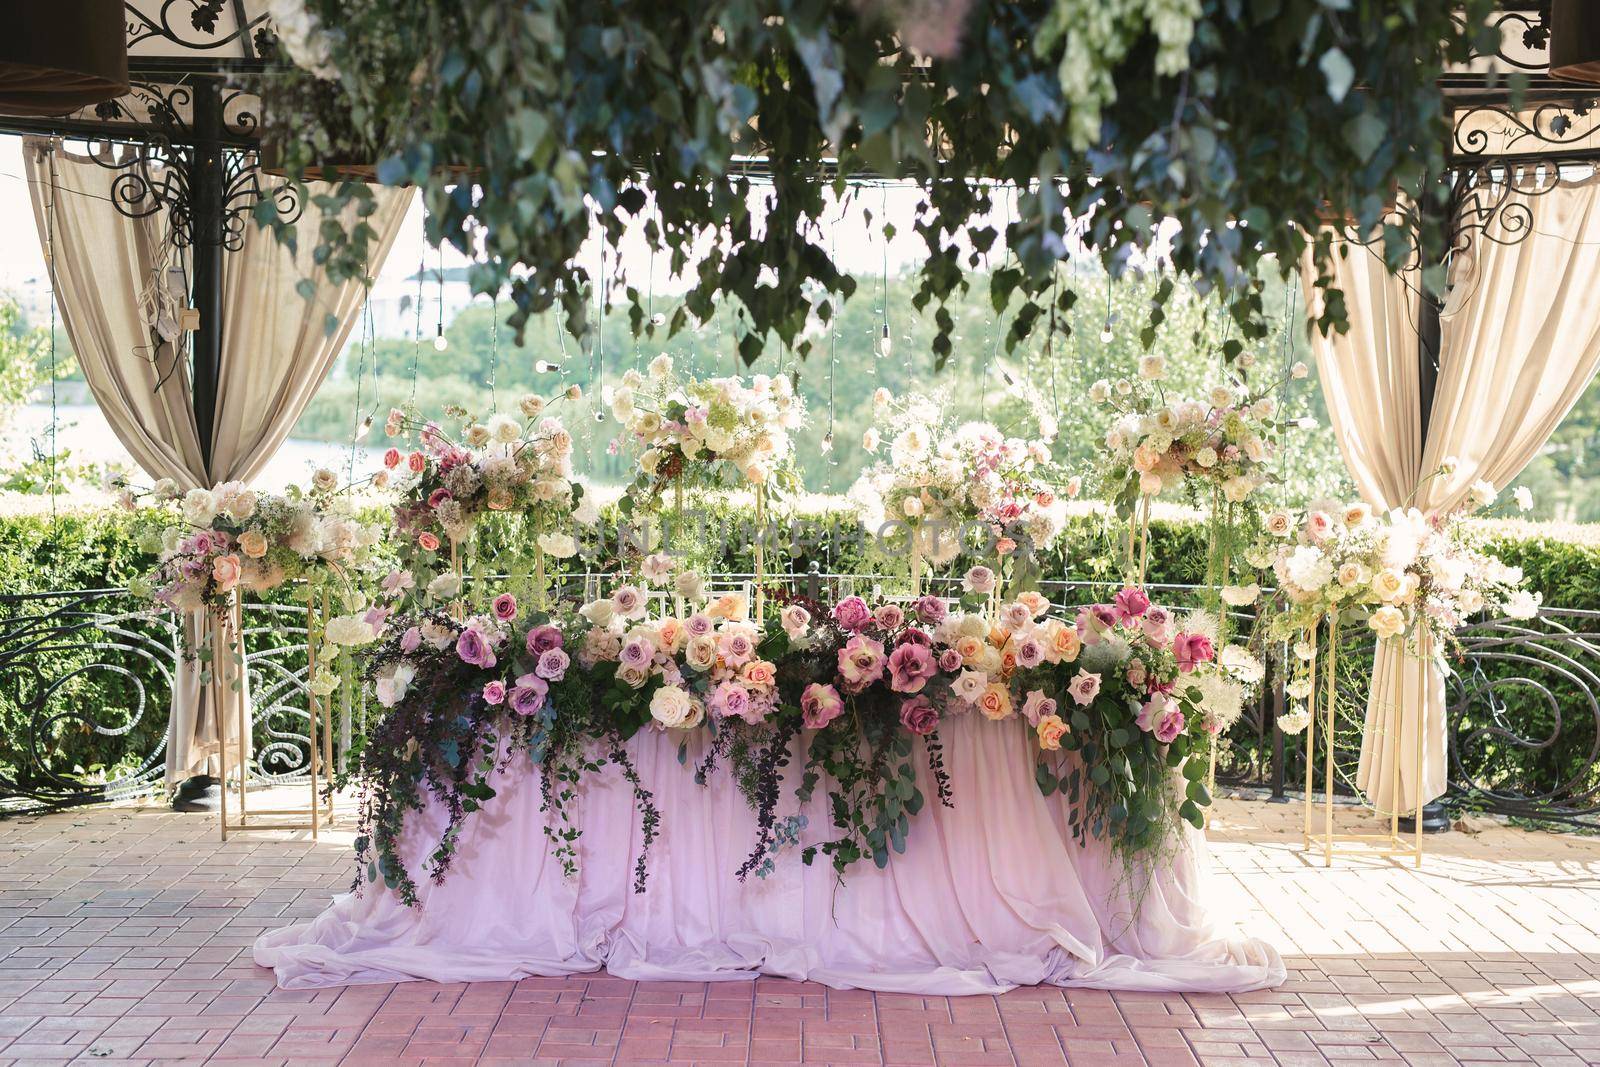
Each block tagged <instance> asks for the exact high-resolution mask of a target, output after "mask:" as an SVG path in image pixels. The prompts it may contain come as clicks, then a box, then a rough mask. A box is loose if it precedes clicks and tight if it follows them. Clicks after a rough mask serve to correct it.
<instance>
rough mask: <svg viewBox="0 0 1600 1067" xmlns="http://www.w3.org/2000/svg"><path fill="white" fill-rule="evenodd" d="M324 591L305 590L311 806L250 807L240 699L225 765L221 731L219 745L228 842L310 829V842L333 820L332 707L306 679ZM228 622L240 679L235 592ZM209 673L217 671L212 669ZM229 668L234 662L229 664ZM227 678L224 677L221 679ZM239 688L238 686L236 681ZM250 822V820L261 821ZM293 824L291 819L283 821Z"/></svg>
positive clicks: (246, 720) (246, 724)
mask: <svg viewBox="0 0 1600 1067" xmlns="http://www.w3.org/2000/svg"><path fill="white" fill-rule="evenodd" d="M327 609H328V603H327V593H326V592H323V593H321V594H320V597H319V594H318V593H317V592H316V591H315V590H314V589H313V588H312V587H310V586H307V587H306V713H307V715H306V719H307V723H308V726H307V729H306V740H307V742H308V743H309V746H310V753H309V761H308V764H307V769H308V770H309V771H310V787H311V796H310V803H309V804H308V805H307V806H306V807H304V808H256V809H251V808H250V806H249V795H250V707H249V705H250V702H249V701H248V700H241V701H239V722H238V734H237V736H236V738H235V744H234V747H233V752H232V753H231V756H232V762H231V763H230V762H229V759H230V753H229V750H228V749H229V746H228V738H227V731H226V730H224V731H223V737H222V741H221V746H220V752H221V763H222V773H221V779H222V788H221V791H220V792H221V796H220V803H219V804H218V806H217V812H218V822H219V825H220V828H221V831H222V840H224V841H226V840H228V835H229V834H238V833H253V832H254V833H259V832H262V831H268V830H310V831H311V839H312V840H313V841H315V840H316V839H317V834H318V833H319V832H320V831H321V829H322V827H323V825H325V824H331V823H332V822H333V821H334V810H333V791H332V790H331V789H330V788H328V786H329V778H328V769H329V768H331V767H332V766H333V703H332V701H331V700H330V699H328V698H327V697H319V696H317V694H316V693H314V692H312V691H311V688H310V685H311V681H312V680H313V679H314V678H315V677H316V673H317V645H318V644H319V643H320V642H321V639H322V621H323V619H325V618H326V617H327ZM229 610H230V612H231V613H232V618H233V632H234V635H235V639H236V641H237V642H238V652H237V653H236V654H237V655H238V656H239V657H240V659H241V662H240V663H239V664H238V670H239V672H240V674H241V680H242V676H243V671H244V665H243V663H242V650H243V647H244V609H243V606H242V605H241V604H240V602H239V598H238V596H237V594H236V595H235V596H234V598H233V602H232V604H231V605H230V608H229ZM213 669H214V670H215V669H217V668H216V666H215V665H213ZM228 669H230V670H231V669H233V664H229V665H228ZM224 677H226V676H224ZM241 684H242V682H241ZM230 776H231V777H232V778H233V779H234V781H233V785H234V788H235V789H236V790H237V791H238V801H239V810H238V814H237V816H236V817H233V818H230V816H229V812H228V786H229V778H230ZM262 819H265V820H266V821H265V822H262V821H252V820H262ZM285 820H293V821H285Z"/></svg>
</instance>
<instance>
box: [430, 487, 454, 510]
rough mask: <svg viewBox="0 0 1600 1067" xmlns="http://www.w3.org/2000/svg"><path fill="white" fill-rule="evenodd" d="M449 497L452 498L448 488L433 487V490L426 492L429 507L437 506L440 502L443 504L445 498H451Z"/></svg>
mask: <svg viewBox="0 0 1600 1067" xmlns="http://www.w3.org/2000/svg"><path fill="white" fill-rule="evenodd" d="M451 499H454V498H453V497H451V495H450V490H448V489H443V488H440V489H435V490H434V491H433V492H431V493H429V494H428V506H429V507H430V508H437V507H438V506H439V505H440V504H443V503H444V502H445V501H446V500H451Z"/></svg>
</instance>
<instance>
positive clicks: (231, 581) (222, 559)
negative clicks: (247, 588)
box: [211, 552, 242, 592]
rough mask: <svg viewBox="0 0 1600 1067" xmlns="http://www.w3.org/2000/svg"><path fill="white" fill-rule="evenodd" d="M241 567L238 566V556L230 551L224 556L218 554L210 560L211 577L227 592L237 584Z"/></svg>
mask: <svg viewBox="0 0 1600 1067" xmlns="http://www.w3.org/2000/svg"><path fill="white" fill-rule="evenodd" d="M241 573H242V569H241V568H240V566H239V557H238V556H236V555H234V554H233V553H232V552H230V553H228V554H227V555H226V556H218V557H217V558H216V559H214V560H212V561H211V577H213V578H215V579H216V582H217V585H218V586H220V587H221V588H222V591H223V592H227V591H228V590H229V589H232V588H233V587H234V586H236V585H238V584H239V575H240V574H241Z"/></svg>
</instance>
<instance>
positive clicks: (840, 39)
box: [261, 0, 1492, 363]
mask: <svg viewBox="0 0 1600 1067" xmlns="http://www.w3.org/2000/svg"><path fill="white" fill-rule="evenodd" d="M272 6H273V16H274V21H275V23H276V25H277V27H278V32H279V35H280V46H281V48H282V50H283V51H284V52H285V53H286V55H287V56H288V58H289V59H291V60H292V61H293V62H294V64H295V69H294V70H293V71H292V72H291V73H289V74H287V75H273V76H270V77H269V78H267V79H265V82H264V84H263V85H262V86H261V91H262V92H263V95H264V96H265V98H266V116H267V122H268V123H269V124H270V125H271V127H272V128H273V129H274V130H276V131H277V136H280V137H283V142H282V143H283V147H284V153H285V163H286V165H287V166H288V167H289V168H290V169H291V171H294V170H295V169H297V168H299V169H302V170H304V169H309V170H310V172H311V173H313V174H323V173H327V174H332V173H333V171H332V170H331V169H329V170H327V171H323V170H322V169H321V168H322V167H324V166H326V165H327V164H329V163H330V162H333V161H339V162H346V161H349V160H352V159H355V158H357V157H360V156H363V155H365V156H366V157H367V158H368V159H369V160H370V161H371V162H375V163H376V175H377V177H378V179H379V181H381V182H383V183H386V184H395V183H415V184H417V185H420V186H422V188H423V190H424V194H425V200H426V203H427V207H428V228H429V237H430V239H431V240H434V241H438V242H449V243H450V244H452V245H454V246H455V247H457V248H458V249H460V250H461V251H463V252H464V253H467V254H468V255H471V256H475V257H477V258H478V259H479V260H480V262H479V265H478V266H477V267H476V268H475V269H474V270H473V274H472V281H473V284H474V286H475V287H476V288H477V289H478V290H479V291H480V292H494V291H498V290H499V288H500V287H501V285H502V284H504V283H507V282H509V283H510V285H511V296H512V299H513V301H514V302H515V305H516V311H515V315H514V317H513V320H512V321H513V325H514V326H515V327H516V328H517V329H518V330H519V333H520V330H521V328H522V327H523V325H524V324H525V323H526V322H527V320H528V318H529V317H530V316H532V315H536V314H538V313H540V312H543V311H545V310H547V309H549V308H551V307H553V306H556V305H559V306H560V307H561V308H562V309H563V310H564V312H565V315H566V318H567V322H568V324H569V326H570V327H571V328H572V329H573V331H574V332H576V333H578V334H579V335H580V336H582V335H584V334H585V333H586V332H587V330H588V324H587V322H586V320H585V309H586V306H587V299H586V298H587V295H588V287H589V286H590V284H591V283H592V282H593V281H594V278H593V271H592V269H593V268H594V267H595V266H596V261H595V257H594V256H592V255H590V256H588V257H586V258H587V261H586V262H585V261H580V259H579V257H578V253H579V251H580V249H581V248H582V247H583V244H584V241H585V239H586V238H587V237H589V235H590V233H591V227H592V225H593V224H594V223H595V222H596V220H598V223H599V225H600V226H601V227H603V231H604V234H605V237H606V239H607V241H608V242H610V243H611V244H612V245H613V246H615V245H616V243H617V242H618V241H619V240H620V238H621V235H622V233H623V231H624V229H625V228H627V227H629V226H630V225H642V226H643V228H644V232H645V233H646V234H647V236H648V238H649V239H650V240H651V241H652V242H654V243H655V244H656V245H657V246H658V247H659V248H660V249H661V250H662V252H663V253H664V255H665V256H666V259H667V262H668V263H670V267H671V269H673V270H674V271H680V270H685V269H687V270H689V271H690V272H691V275H692V277H693V279H694V280H695V287H694V289H693V290H692V292H691V293H690V294H689V296H688V298H687V300H686V301H685V303H684V305H683V307H682V309H681V310H679V311H678V312H677V313H676V314H675V316H674V318H673V319H672V320H671V321H669V322H666V323H661V324H659V325H658V324H655V323H652V322H651V321H650V320H649V317H648V316H647V315H646V313H645V309H644V307H643V306H642V303H643V297H642V295H641V294H640V293H639V292H638V291H637V289H636V288H634V287H631V286H629V287H628V288H627V292H628V295H629V296H630V297H631V298H632V299H633V308H632V318H633V323H634V327H635V330H636V332H643V333H647V334H649V333H653V332H655V331H657V330H665V331H673V332H675V331H677V330H679V329H681V328H683V327H685V326H687V325H691V324H692V321H693V319H694V318H695V317H699V318H700V319H708V318H709V317H710V315H711V312H712V308H713V301H714V299H716V298H717V297H718V296H719V295H721V296H724V297H731V298H733V299H734V300H735V301H736V303H737V305H742V311H741V320H742V322H743V324H744V330H745V332H744V333H743V336H742V341H741V352H742V354H743V355H744V356H745V358H746V359H754V358H755V356H756V355H757V354H758V353H759V352H760V351H761V350H762V349H763V347H764V346H765V345H767V344H769V343H772V342H773V341H774V340H776V341H778V342H781V343H783V344H786V345H791V346H793V347H795V348H796V350H798V351H799V352H800V354H801V355H804V354H805V353H806V351H807V350H808V348H809V344H810V342H808V341H807V340H806V339H805V337H804V328H805V326H806V323H807V321H808V319H809V318H810V317H811V316H812V315H816V316H819V317H820V318H822V319H823V320H826V319H827V318H829V317H830V316H831V314H832V313H833V311H834V310H835V309H836V307H837V301H839V300H841V299H847V298H848V297H849V296H850V295H851V293H852V291H853V289H854V284H853V282H852V281H851V279H850V278H849V277H848V276H846V274H845V273H844V272H843V271H841V270H840V268H839V267H838V265H837V264H836V262H835V261H834V259H833V258H832V256H831V254H830V248H829V243H828V241H827V238H826V235H825V234H824V233H823V232H822V230H823V225H824V221H825V219H826V218H827V217H828V213H829V209H830V206H831V204H832V201H831V200H830V198H829V196H828V193H827V190H828V188H829V187H830V186H831V187H832V188H833V190H834V191H835V193H842V192H844V191H845V189H846V186H847V179H849V178H850V177H853V176H861V175H866V174H870V175H876V176H880V177H884V178H894V179H902V180H906V181H909V182H913V183H915V184H916V185H917V186H918V187H919V189H920V191H921V194H922V197H921V204H920V208H919V210H918V212H917V214H916V217H915V223H914V225H915V228H916V230H917V232H918V233H919V234H920V236H921V237H922V238H923V239H924V240H925V242H926V244H927V246H928V254H927V258H926V260H925V261H924V262H923V263H922V265H921V267H920V274H919V276H918V278H917V296H916V305H917V307H918V308H919V309H922V310H924V311H926V312H929V313H931V314H932V315H933V316H934V318H935V320H936V321H937V322H938V324H939V326H940V330H939V334H938V336H937V339H936V340H935V342H934V347H935V355H936V358H937V360H938V361H939V362H941V363H942V362H943V360H944V359H945V358H946V357H947V356H948V355H949V354H950V351H951V345H952V337H951V333H952V327H953V324H952V322H951V320H950V318H949V317H948V316H946V315H945V314H944V312H943V310H942V308H941V306H940V305H941V304H942V302H943V300H944V299H945V298H946V297H948V296H950V295H951V294H953V293H954V292H956V291H957V290H958V289H961V288H963V287H965V286H966V285H968V284H969V278H970V277H971V276H972V275H970V274H969V271H970V270H971V269H972V268H974V267H977V266H980V265H983V264H984V263H985V262H987V260H986V258H985V254H986V253H990V252H994V253H995V256H994V260H995V264H996V269H993V270H992V271H990V272H988V273H987V274H986V275H984V276H985V277H986V278H987V281H988V285H989V287H990V290H991V296H992V299H993V301H994V303H995V306H996V307H1003V306H1006V305H1007V304H1010V305H1011V306H1012V307H1013V308H1014V309H1018V310H1016V313H1015V315H1014V317H1013V320H1012V321H1013V326H1012V328H1011V332H1010V335H1009V337H1008V340H1009V341H1010V342H1011V343H1012V344H1015V343H1016V342H1017V341H1019V340H1021V339H1022V338H1024V337H1026V336H1028V335H1029V334H1030V333H1032V332H1033V331H1035V330H1036V329H1039V328H1041V327H1044V328H1049V329H1065V328H1066V317H1065V315H1064V314H1063V313H1064V312H1065V311H1066V310H1068V309H1069V308H1070V307H1071V305H1072V301H1073V299H1074V294H1073V292H1072V289H1071V284H1070V272H1062V271H1058V270H1057V266H1058V264H1059V263H1061V262H1062V261H1063V259H1064V258H1065V257H1066V256H1067V255H1068V252H1069V248H1071V247H1074V245H1075V242H1074V240H1073V232H1074V231H1073V228H1074V227H1075V226H1078V225H1082V226H1085V227H1086V232H1085V233H1084V239H1085V240H1086V241H1087V242H1088V244H1089V245H1090V246H1091V247H1092V249H1093V254H1095V255H1097V256H1098V257H1099V258H1100V260H1101V262H1102V263H1103V264H1104V266H1105V267H1106V268H1107V270H1108V271H1110V272H1111V273H1113V274H1116V273H1120V272H1121V271H1122V270H1123V269H1125V268H1126V267H1127V266H1128V264H1129V263H1130V262H1133V261H1137V260H1138V258H1139V253H1142V252H1146V251H1148V250H1149V249H1150V248H1152V247H1153V246H1155V245H1157V244H1158V243H1164V242H1165V240H1166V239H1168V238H1170V250H1169V252H1168V253H1167V257H1168V258H1169V259H1170V262H1171V264H1172V265H1173V266H1174V267H1175V268H1177V269H1178V270H1180V271H1185V272H1189V273H1191V274H1192V275H1193V277H1194V278H1195V280H1196V282H1197V284H1199V285H1200V286H1201V287H1202V288H1203V289H1204V288H1209V287H1222V288H1224V289H1225V290H1226V291H1227V292H1228V293H1229V294H1230V300H1231V305H1232V309H1233V314H1234V316H1235V317H1236V318H1237V319H1238V321H1239V322H1240V325H1241V327H1242V332H1243V333H1244V335H1245V336H1247V337H1248V336H1251V335H1252V334H1253V333H1257V332H1259V331H1260V330H1261V329H1262V328H1263V325H1262V323H1263V319H1262V315H1261V305H1260V297H1259V289H1258V284H1259V282H1258V280H1257V279H1258V278H1259V276H1260V274H1261V270H1262V268H1263V267H1264V266H1265V264H1264V260H1265V258H1266V257H1268V256H1274V257H1276V264H1277V269H1279V270H1287V269H1289V268H1290V267H1291V266H1292V265H1293V264H1294V263H1295V262H1296V260H1297V259H1298V257H1299V255H1300V254H1301V252H1302V251H1303V247H1304V242H1305V240H1306V238H1305V236H1304V232H1303V231H1301V230H1300V229H1298V228H1297V224H1306V223H1311V222H1314V221H1315V220H1316V219H1318V218H1320V217H1328V216H1330V215H1331V216H1333V217H1337V218H1341V219H1347V220H1354V221H1355V222H1357V223H1358V224H1360V225H1361V226H1362V227H1363V228H1365V229H1366V230H1368V231H1369V232H1381V233H1382V234H1383V237H1384V240H1383V241H1382V242H1381V245H1380V247H1381V248H1382V250H1383V252H1384V254H1385V255H1386V257H1387V258H1388V260H1389V261H1390V263H1391V264H1392V265H1395V266H1398V265H1399V264H1400V263H1401V262H1402V261H1403V260H1404V259H1405V258H1406V257H1407V256H1408V255H1409V254H1410V253H1411V251H1412V249H1413V248H1414V247H1415V243H1416V241H1418V240H1419V239H1420V240H1422V241H1423V242H1430V241H1436V240H1437V238H1438V234H1437V233H1434V232H1431V230H1432V228H1436V227H1438V226H1440V223H1439V222H1438V220H1437V218H1436V217H1434V216H1433V215H1431V214H1430V213H1429V212H1426V211H1423V212H1418V213H1416V215H1415V217H1414V218H1413V219H1412V220H1411V221H1410V222H1408V223H1405V224H1396V223H1395V222H1393V221H1392V219H1391V220H1390V221H1389V222H1388V224H1387V230H1386V231H1384V230H1382V229H1381V227H1383V226H1384V225H1385V211H1386V208H1389V207H1390V206H1391V205H1392V204H1393V203H1394V202H1395V197H1396V195H1397V193H1400V194H1405V195H1406V196H1408V197H1410V198H1411V199H1413V200H1414V201H1417V202H1419V203H1421V204H1423V205H1424V206H1426V205H1428V204H1429V203H1431V202H1432V201H1433V198H1435V197H1437V196H1439V195H1440V183H1439V182H1438V181H1437V177H1438V176H1439V175H1440V174H1441V173H1442V172H1443V171H1444V162H1445V161H1444V154H1443V153H1444V145H1445V142H1446V137H1447V132H1448V130H1447V120H1446V116H1445V112H1444V107H1443V102H1442V100H1441V97H1440V94H1439V92H1438V90H1437V89H1436V87H1435V84H1434V81H1435V78H1436V77H1437V76H1438V75H1439V73H1440V72H1441V70H1442V69H1443V67H1444V66H1445V64H1447V63H1451V62H1461V61H1463V60H1464V59H1466V58H1467V57H1468V55H1469V54H1470V52H1471V50H1472V46H1473V45H1474V44H1478V45H1483V44H1484V43H1486V42H1481V41H1478V42H1475V41H1474V40H1473V38H1475V37H1478V36H1481V35H1482V33H1483V31H1480V30H1478V29H1475V28H1476V27H1482V26H1483V25H1484V22H1485V18H1486V16H1487V14H1488V11H1489V9H1490V7H1491V6H1492V5H1491V3H1490V0H1467V2H1466V3H1465V4H1444V3H1428V2H1420V0H1403V2H1395V0H1115V2H1108V0H1017V2H1002V0H944V2H937V0H853V2H851V0H699V2H697V3H694V4H683V5H667V7H665V8H664V7H663V6H662V5H661V4H659V3H636V2H617V3H566V2H563V0H529V2H516V3H511V2H506V0H452V2H450V3H438V2H427V0H403V2H396V0H274V3H273V5H272ZM285 134H287V136H284V135H285ZM463 173H467V174H470V176H471V180H470V181H465V180H463V178H462V176H463ZM994 182H1008V183H1015V184H1016V185H1018V186H1019V187H1020V188H1021V189H1022V190H1023V195H1022V196H1021V197H1020V202H1019V205H1018V212H1017V214H1016V215H1015V216H1013V217H1011V218H1010V220H1009V221H1008V222H1001V221H999V217H1000V215H999V212H998V211H994V210H992V209H993V208H994V207H995V201H997V200H998V196H996V195H995V194H994V187H993V184H992V183H994ZM752 190H756V191H757V192H758V193H762V194H764V197H762V196H753V195H752ZM333 195H334V197H335V198H337V199H348V198H352V197H359V196H363V195H365V193H364V190H363V188H362V187H361V186H359V185H357V184H355V183H350V184H348V185H346V186H344V187H342V188H341V189H340V190H339V191H338V192H337V193H335V194H333ZM1075 219H1076V220H1079V221H1078V222H1076V223H1075V222H1074V220H1075ZM1163 223H1168V224H1167V225H1165V226H1163V225H1162V224H1163ZM1171 223H1176V225H1175V226H1174V225H1171ZM873 224H874V225H876V226H879V227H881V228H883V229H885V230H888V229H891V228H892V227H891V224H890V223H889V221H888V220H887V219H883V218H876V219H874V220H873ZM1002 228H1003V229H1005V230H1006V231H1007V232H1006V233H1005V234H1004V239H1003V246H1002V235H1001V233H1000V230H1001V229H1002ZM1419 229H1420V232H1416V231H1417V230H1419ZM1408 230H1409V231H1412V232H1407V231H1408ZM1158 231H1159V233H1158ZM300 239H301V240H305V239H308V238H307V236H306V235H301V236H300ZM315 240H316V241H317V242H318V245H319V254H320V255H321V256H322V257H323V258H324V259H326V260H327V261H329V263H330V264H331V265H332V267H333V268H334V269H335V271H350V272H355V271H360V270H361V269H362V266H363V264H364V262H365V255H366V250H365V249H364V248H363V247H362V244H363V241H362V240H361V238H360V235H357V234H346V233H343V232H341V231H339V230H338V229H337V228H333V227H330V228H325V229H324V230H322V231H321V232H319V233H317V234H316V235H315ZM1002 247H1003V249H1004V255H1003V257H1002V256H1001V255H1000V252H1001V250H1002ZM1319 254H1320V255H1322V256H1324V257H1325V256H1326V255H1327V254H1328V250H1327V248H1326V247H1324V248H1322V249H1320V250H1319ZM619 259H620V257H616V256H608V257H607V261H608V262H610V263H617V262H619ZM1325 261H1326V260H1325V259H1324V262H1325ZM513 268H516V269H515V270H514V269H513ZM612 282H613V283H614V284H615V283H620V284H621V285H624V286H627V283H628V279H626V278H616V279H612ZM1326 307H1327V311H1326V317H1325V319H1324V321H1323V322H1322V324H1321V325H1322V326H1323V328H1325V329H1326V328H1343V326H1344V323H1343V321H1342V320H1343V304H1342V301H1340V300H1339V299H1337V296H1336V295H1335V297H1334V298H1333V299H1330V300H1328V301H1327V302H1326ZM1161 314H1162V313H1161V310H1160V308H1159V306H1156V307H1153V308H1152V311H1151V315H1152V320H1153V323H1154V322H1159V320H1160V317H1161ZM1153 323H1152V326H1153ZM1151 333H1152V334H1153V330H1152V331H1151Z"/></svg>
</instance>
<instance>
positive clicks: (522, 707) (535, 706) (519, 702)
mask: <svg viewBox="0 0 1600 1067" xmlns="http://www.w3.org/2000/svg"><path fill="white" fill-rule="evenodd" d="M549 695H550V683H548V682H546V681H545V680H544V679H543V678H540V677H539V676H538V675H537V674H524V675H523V676H522V677H520V678H518V679H517V684H516V685H515V686H514V687H512V690H511V710H512V711H514V712H516V713H517V714H518V715H524V716H526V715H537V714H539V710H540V709H541V708H543V707H544V701H545V697H547V696H549Z"/></svg>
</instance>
